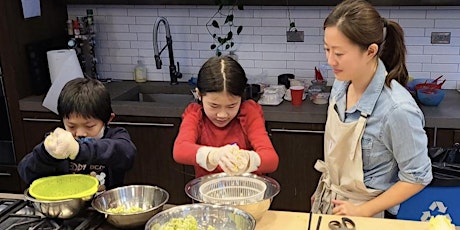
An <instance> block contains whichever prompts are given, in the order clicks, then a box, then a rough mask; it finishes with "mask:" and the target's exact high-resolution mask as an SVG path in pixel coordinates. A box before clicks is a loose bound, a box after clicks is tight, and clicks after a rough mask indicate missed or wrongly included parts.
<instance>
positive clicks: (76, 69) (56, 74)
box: [42, 49, 83, 114]
mask: <svg viewBox="0 0 460 230" xmlns="http://www.w3.org/2000/svg"><path fill="white" fill-rule="evenodd" d="M46 56H47V59H48V67H49V70H50V78H51V87H50V89H49V90H48V93H47V94H46V97H45V99H44V100H43V103H42V105H43V106H44V107H45V108H47V109H49V110H51V111H53V112H54V113H56V114H58V111H57V101H58V98H59V94H60V93H61V90H62V88H63V87H64V85H65V84H66V83H67V82H68V81H70V80H73V79H75V78H82V77H83V71H82V69H81V66H80V63H79V62H78V58H77V54H76V52H75V50H74V49H68V50H67V49H63V50H51V51H48V52H47V53H46Z"/></svg>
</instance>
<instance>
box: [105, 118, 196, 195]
mask: <svg viewBox="0 0 460 230" xmlns="http://www.w3.org/2000/svg"><path fill="white" fill-rule="evenodd" d="M179 125H180V119H179V118H158V117H130V116H117V117H115V119H114V121H113V122H112V126H122V127H125V128H126V129H127V130H128V132H129V134H130V136H131V139H132V141H133V142H134V144H135V145H136V148H137V151H138V152H137V156H136V158H135V161H134V166H133V168H132V169H131V170H130V171H129V172H128V173H127V175H126V177H125V183H126V184H150V185H156V186H159V187H161V188H163V189H166V191H168V192H169V195H170V197H169V202H168V203H171V204H185V203H190V202H191V200H189V199H188V197H187V196H186V194H185V192H184V188H185V184H186V182H188V181H190V180H191V178H193V174H191V175H192V176H187V173H186V172H185V170H186V169H185V167H184V166H183V165H181V164H177V163H176V162H175V161H174V159H173V157H172V150H173V144H174V140H175V138H176V136H177V133H178V131H179Z"/></svg>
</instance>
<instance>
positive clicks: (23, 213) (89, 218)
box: [0, 199, 104, 230]
mask: <svg viewBox="0 0 460 230" xmlns="http://www.w3.org/2000/svg"><path fill="white" fill-rule="evenodd" d="M103 221H104V216H103V215H102V214H100V213H98V212H97V211H95V210H94V209H91V208H88V209H87V210H85V211H82V212H81V213H80V214H79V215H78V216H76V217H74V218H71V219H52V218H47V217H45V216H44V215H43V214H41V213H40V212H38V211H36V210H35V209H34V208H33V205H32V204H31V203H30V202H29V201H25V200H15V199H0V230H22V229H25V230H54V229H60V230H94V229H97V227H98V226H99V225H100V224H101V223H102V222H103Z"/></svg>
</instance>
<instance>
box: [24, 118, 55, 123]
mask: <svg viewBox="0 0 460 230" xmlns="http://www.w3.org/2000/svg"><path fill="white" fill-rule="evenodd" d="M22 120H23V121H38V122H59V123H60V122H61V120H59V119H48V118H27V117H24V118H22Z"/></svg>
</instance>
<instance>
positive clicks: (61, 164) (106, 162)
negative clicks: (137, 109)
mask: <svg viewBox="0 0 460 230" xmlns="http://www.w3.org/2000/svg"><path fill="white" fill-rule="evenodd" d="M78 142H79V146H80V149H79V151H78V155H77V157H76V158H75V160H70V159H68V158H67V159H63V160H59V159H55V158H54V157H52V156H51V155H50V154H49V153H48V152H47V151H46V149H45V146H44V144H43V142H42V143H40V144H38V145H37V146H35V148H34V149H33V151H32V152H31V153H29V154H27V155H26V156H25V157H24V158H23V159H22V160H21V162H19V165H18V172H19V175H20V176H21V178H22V179H23V180H24V181H25V183H26V184H27V185H30V184H31V183H32V182H33V181H34V180H35V179H38V178H41V177H46V176H56V175H63V174H69V173H79V174H90V173H91V172H95V173H96V174H97V175H98V176H97V177H98V179H99V181H101V180H102V182H104V184H105V186H106V189H111V188H115V187H118V186H121V185H123V180H124V176H125V172H126V171H128V170H129V169H131V167H132V166H133V163H134V156H135V155H136V152H137V150H136V147H135V146H134V144H133V142H132V141H131V138H130V136H129V133H128V131H127V130H126V129H124V128H121V127H115V128H109V127H106V129H105V133H104V136H103V137H102V138H101V139H99V140H94V139H83V140H78Z"/></svg>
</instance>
